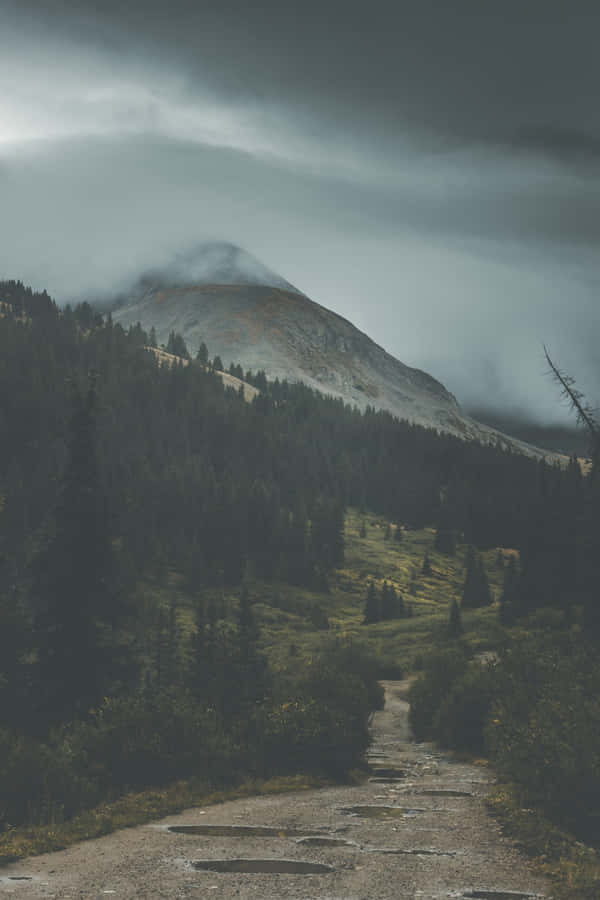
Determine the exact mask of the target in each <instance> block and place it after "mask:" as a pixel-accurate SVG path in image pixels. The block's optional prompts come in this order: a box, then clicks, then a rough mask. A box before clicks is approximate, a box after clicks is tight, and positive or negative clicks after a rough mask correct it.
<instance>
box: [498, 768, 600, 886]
mask: <svg viewBox="0 0 600 900" xmlns="http://www.w3.org/2000/svg"><path fill="white" fill-rule="evenodd" d="M488 806H489V808H490V810H491V811H492V813H493V814H494V815H495V816H496V817H497V818H498V820H499V822H500V823H501V825H502V829H503V831H504V832H505V834H508V835H510V837H511V838H512V839H513V840H514V842H515V843H516V845H517V847H519V849H520V850H521V851H522V852H523V853H525V854H527V855H528V856H530V857H531V858H532V860H533V862H534V864H535V865H536V867H537V868H538V869H539V871H540V872H541V873H542V874H544V875H546V876H548V877H550V878H551V879H552V881H553V887H552V896H553V897H554V898H555V900H598V897H600V851H599V850H598V849H596V848H593V847H588V846H586V845H585V844H583V843H581V842H580V841H578V840H576V839H575V838H574V837H573V835H571V834H569V833H568V832H565V831H562V830H561V829H560V828H558V827H557V826H556V825H553V824H552V823H551V822H549V821H548V820H547V819H545V818H544V816H543V814H542V813H541V812H540V811H539V810H537V809H530V808H528V807H523V805H522V799H521V797H520V796H519V792H518V790H517V788H516V787H515V786H514V785H510V784H502V785H500V787H499V788H498V789H497V790H496V791H495V793H494V794H492V796H491V797H490V798H489V800H488Z"/></svg>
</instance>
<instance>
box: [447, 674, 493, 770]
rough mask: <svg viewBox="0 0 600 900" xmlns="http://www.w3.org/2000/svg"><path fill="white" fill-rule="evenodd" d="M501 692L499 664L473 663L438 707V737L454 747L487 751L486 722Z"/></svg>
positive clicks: (472, 750) (471, 750)
mask: <svg viewBox="0 0 600 900" xmlns="http://www.w3.org/2000/svg"><path fill="white" fill-rule="evenodd" d="M497 692H498V676H497V673H496V670H495V666H494V665H488V666H481V665H480V664H479V663H470V664H469V667H468V669H467V671H466V672H465V673H464V675H462V676H460V677H459V678H458V679H457V680H456V681H455V682H454V684H453V685H452V687H451V689H450V691H449V693H448V694H447V696H446V697H445V699H444V700H443V701H442V703H441V704H440V706H439V708H438V711H437V713H436V716H435V720H434V731H435V736H436V739H437V740H438V741H439V742H440V743H441V744H443V745H444V746H446V747H452V748H453V749H454V750H468V751H469V752H471V753H483V752H484V750H485V740H484V732H485V726H486V724H487V721H488V718H489V715H490V710H491V708H492V704H493V703H494V701H495V699H496V696H497Z"/></svg>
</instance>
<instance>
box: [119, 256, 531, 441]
mask: <svg viewBox="0 0 600 900" xmlns="http://www.w3.org/2000/svg"><path fill="white" fill-rule="evenodd" d="M113 318H114V320H115V321H116V322H119V323H120V324H121V325H123V326H124V327H128V326H129V325H134V324H136V323H137V322H141V324H142V326H143V327H144V328H145V329H146V330H150V328H152V327H154V328H155V330H156V334H157V338H158V340H159V342H166V341H167V338H168V335H169V333H170V332H171V331H176V332H179V333H180V334H181V335H183V337H184V339H185V340H186V342H187V345H188V347H189V349H190V350H191V351H192V352H195V351H196V350H197V348H198V347H199V346H200V343H201V342H202V341H204V342H205V343H206V345H207V346H208V349H209V353H210V354H211V356H215V355H218V356H220V357H221V359H222V360H223V361H224V364H225V365H226V366H228V365H229V363H231V362H233V363H235V364H238V363H239V364H240V365H241V366H242V367H243V369H244V370H248V369H251V370H253V371H255V372H256V371H258V370H263V371H264V372H265V373H266V375H267V378H269V379H275V378H279V379H287V380H288V381H301V382H303V383H305V384H307V385H308V386H309V387H312V388H315V389H317V390H320V391H322V392H323V393H326V394H329V395H332V396H334V397H339V398H341V399H342V400H343V401H344V402H345V403H350V404H351V405H354V406H357V407H358V408H359V409H363V410H364V409H365V408H366V407H367V406H372V407H374V408H375V409H382V410H387V411H388V412H391V413H392V414H393V415H395V416H397V417H398V418H401V419H407V420H409V421H410V422H414V423H416V424H418V425H424V426H426V427H430V428H436V429H438V430H441V431H444V432H448V433H450V434H454V435H457V436H458V437H462V438H465V439H470V440H480V441H482V442H484V443H489V442H497V441H499V442H500V443H502V444H504V445H505V446H510V447H512V448H514V449H517V450H519V451H521V452H523V451H524V452H528V453H532V452H535V450H534V448H531V447H527V446H526V445H524V444H522V443H521V442H519V441H517V440H515V439H513V438H508V437H506V435H503V434H501V433H500V432H498V431H495V430H494V429H492V428H490V427H488V426H486V425H483V424H481V423H479V422H476V421H475V420H474V419H471V418H470V417H469V416H467V415H465V414H464V413H463V412H462V410H461V408H460V406H459V404H458V403H457V401H456V398H455V397H454V396H453V395H452V394H451V393H450V392H449V391H448V390H447V389H446V388H445V387H444V385H442V384H441V383H440V382H439V381H437V380H436V379H435V378H433V377H432V376H431V375H428V374H427V373H426V372H422V371H421V370H419V369H415V368H411V367H410V366H407V365H405V364H404V363H402V362H400V361H399V360H398V359H396V358H395V357H393V356H392V355H391V354H389V353H387V352H386V351H385V350H384V349H383V348H382V347H380V346H379V345H378V344H376V343H375V342H374V341H373V340H371V338H370V337H368V336H367V335H366V334H364V333H363V332H361V331H359V329H358V328H356V327H355V326H354V325H353V324H352V323H351V322H349V321H348V320H346V319H344V318H343V317H342V316H339V315H337V313H334V312H332V311H331V310H328V309H326V308H325V307H323V306H321V305H320V304H318V303H315V302H314V301H313V300H310V299H309V298H308V297H307V296H306V295H305V294H303V293H301V292H300V291H299V290H297V289H296V288H295V287H293V286H292V285H291V284H289V283H288V282H287V281H285V280H284V279H282V278H281V277H280V276H278V275H276V274H275V273H273V272H271V271H270V270H269V269H267V268H266V267H265V266H263V265H262V264H261V263H259V262H258V260H255V259H254V258H253V257H251V256H250V255H249V254H247V253H245V251H243V250H241V249H240V248H238V247H233V246H231V245H228V244H224V245H221V244H216V245H213V244H209V245H204V246H202V247H201V248H200V249H199V250H198V251H197V253H196V254H195V255H191V256H187V257H185V259H184V260H183V261H180V262H179V263H178V264H177V265H175V266H173V267H172V268H169V269H167V270H162V271H157V272H150V273H147V274H146V275H144V276H143V277H142V278H141V279H140V281H139V282H138V284H137V285H136V286H134V287H133V288H132V289H131V290H130V291H129V292H127V293H126V294H124V295H123V296H122V297H121V298H120V300H119V301H118V303H117V304H116V306H115V308H114V310H113Z"/></svg>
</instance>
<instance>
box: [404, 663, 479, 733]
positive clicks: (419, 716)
mask: <svg viewBox="0 0 600 900" xmlns="http://www.w3.org/2000/svg"><path fill="white" fill-rule="evenodd" d="M467 665H468V660H467V656H466V654H465V651H464V650H463V649H462V647H460V646H454V647H451V648H449V649H447V650H440V651H438V652H436V653H433V654H431V655H430V656H429V657H428V658H427V659H426V660H425V662H424V665H423V674H422V676H421V677H420V678H419V679H418V680H417V681H415V683H414V684H413V685H412V687H411V689H410V697H409V699H410V714H409V719H410V726H411V728H412V730H413V732H414V735H415V737H416V739H417V740H418V741H430V740H435V739H436V737H437V732H436V715H437V711H438V709H439V708H440V706H441V704H442V702H443V701H444V700H445V699H446V697H447V696H448V695H449V693H450V691H451V689H452V685H453V684H454V682H455V681H457V680H458V678H460V677H461V676H462V675H464V674H465V672H466V671H467Z"/></svg>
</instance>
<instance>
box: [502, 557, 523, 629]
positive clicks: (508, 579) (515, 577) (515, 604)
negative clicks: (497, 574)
mask: <svg viewBox="0 0 600 900" xmlns="http://www.w3.org/2000/svg"><path fill="white" fill-rule="evenodd" d="M519 597H520V582H519V571H518V569H517V561H516V559H515V557H514V556H511V558H510V560H509V563H508V566H507V567H506V569H505V570H504V586H503V590H502V596H501V597H500V609H499V611H498V617H499V619H500V622H501V623H502V624H503V625H512V624H513V623H514V622H515V620H516V617H517V612H518V608H519Z"/></svg>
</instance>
